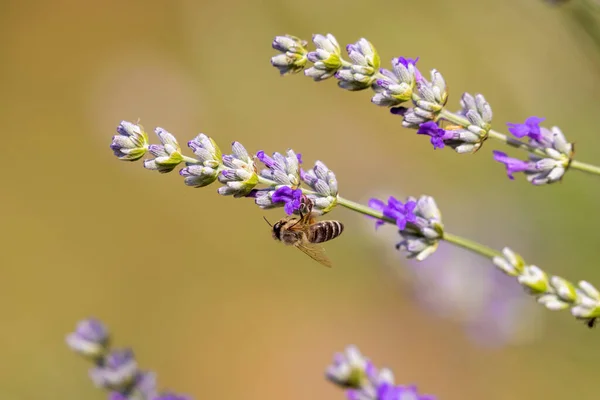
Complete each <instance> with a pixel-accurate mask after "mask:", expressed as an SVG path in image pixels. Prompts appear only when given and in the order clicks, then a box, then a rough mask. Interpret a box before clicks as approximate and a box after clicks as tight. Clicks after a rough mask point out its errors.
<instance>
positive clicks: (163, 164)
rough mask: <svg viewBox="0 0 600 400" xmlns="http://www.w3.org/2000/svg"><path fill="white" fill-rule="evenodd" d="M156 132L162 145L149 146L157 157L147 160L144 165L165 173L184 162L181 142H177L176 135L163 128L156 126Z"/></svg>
mask: <svg viewBox="0 0 600 400" xmlns="http://www.w3.org/2000/svg"><path fill="white" fill-rule="evenodd" d="M154 132H155V133H156V135H157V136H158V138H159V139H160V142H161V143H162V145H158V144H151V145H150V146H148V151H149V152H150V153H151V154H152V155H153V156H154V157H155V158H153V159H151V160H145V161H144V167H145V168H147V169H150V170H155V171H158V172H160V173H163V174H164V173H167V172H171V171H173V170H174V169H175V168H176V167H177V166H178V165H179V164H181V163H182V162H183V156H182V155H181V148H180V147H179V143H177V139H175V136H173V135H171V134H170V133H169V132H167V131H166V130H165V129H163V128H156V129H155V130H154Z"/></svg>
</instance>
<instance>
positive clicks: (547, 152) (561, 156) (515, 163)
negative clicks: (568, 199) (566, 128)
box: [494, 117, 573, 185]
mask: <svg viewBox="0 0 600 400" xmlns="http://www.w3.org/2000/svg"><path fill="white" fill-rule="evenodd" d="M543 121H544V118H538V117H529V118H527V120H525V122H524V123H522V124H512V123H509V124H507V125H508V127H509V128H508V130H509V132H510V133H512V134H513V136H515V137H516V138H518V139H522V138H527V139H528V142H529V143H528V144H529V146H528V147H529V148H530V149H531V150H532V151H536V150H537V152H536V153H533V154H530V156H529V160H528V161H522V160H519V159H516V158H511V157H509V156H508V155H506V153H503V152H501V151H494V159H495V160H496V161H499V162H501V163H503V164H504V165H505V166H506V173H507V175H508V177H509V178H510V179H514V177H513V175H512V174H513V173H515V172H523V173H524V174H525V175H526V177H527V180H528V181H529V182H531V183H532V184H534V185H543V184H546V183H554V182H557V181H560V180H561V179H562V177H563V175H564V174H565V172H566V171H567V168H569V165H570V164H571V159H572V157H573V144H572V143H569V142H567V139H566V138H565V136H564V135H563V133H562V132H561V130H560V129H559V128H558V127H556V126H554V127H552V128H551V129H547V128H544V127H542V126H540V123H541V122H543ZM519 144H521V142H517V145H519Z"/></svg>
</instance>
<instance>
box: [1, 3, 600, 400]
mask: <svg viewBox="0 0 600 400" xmlns="http://www.w3.org/2000/svg"><path fill="white" fill-rule="evenodd" d="M567 7H569V6H567ZM566 15H567V14H566V11H565V10H561V9H560V8H551V7H548V6H547V5H545V4H544V3H543V2H542V1H536V0H519V1H517V0H511V1H500V2H498V1H496V2H491V1H478V0H461V1H451V2H449V1H444V0H435V1H427V2H411V1H395V2H390V1H375V2H358V1H356V2H348V1H340V0H337V1H329V2H322V1H319V0H310V1H302V2H281V1H273V0H267V1H263V2H251V1H241V0H238V1H230V2H196V1H191V0H182V1H173V2H170V1H156V0H147V1H137V0H136V1H129V2H121V1H113V0H109V1H102V2H81V1H74V0H65V1H60V2H50V1H30V2H16V1H14V2H8V1H4V2H2V3H0V22H1V24H0V48H1V49H2V50H1V51H2V53H3V55H2V61H1V62H0V88H1V91H2V96H1V97H0V117H1V120H2V131H3V135H2V147H1V149H2V153H1V157H2V165H3V168H2V190H0V198H1V201H2V203H1V204H2V208H1V211H0V221H1V222H0V223H1V226H2V234H1V235H2V237H1V239H2V260H1V275H0V300H1V301H0V315H1V323H2V329H1V330H0V355H1V358H2V362H0V399H13V400H15V399H16V400H33V399H41V398H44V399H65V398H68V399H102V398H104V396H105V394H104V393H103V392H101V391H100V390H97V389H94V388H93V387H92V385H91V383H90V382H89V379H88V377H87V372H86V368H87V367H88V365H87V364H86V363H85V362H84V361H83V360H82V359H80V358H79V357H77V356H76V355H74V354H72V353H71V352H70V351H69V350H68V349H67V348H66V346H65V344H64V335H65V334H66V333H67V332H69V331H70V330H72V329H73V327H74V325H75V323H76V321H77V320H79V319H81V318H83V317H86V316H90V315H94V316H97V317H99V318H100V319H102V320H103V321H105V322H106V323H107V324H108V325H109V327H110V329H111V331H112V332H113V333H114V334H115V340H116V344H117V345H119V346H129V345H130V346H133V347H134V349H135V352H136V355H137V356H138V358H139V362H140V364H141V366H142V367H143V368H146V369H151V370H155V371H157V373H158V376H159V385H160V386H161V387H163V388H171V389H173V390H176V391H178V392H183V393H189V394H191V395H193V396H195V398H196V399H202V398H219V399H235V398H244V399H247V400H252V399H280V398H285V399H289V400H294V399H336V398H338V399H341V398H343V397H344V395H343V393H341V392H340V390H339V389H337V388H335V387H333V386H332V385H331V384H329V383H327V382H326V381H325V380H324V379H323V371H324V368H325V366H326V365H327V364H328V363H329V362H330V359H331V356H332V354H333V353H334V352H335V351H338V350H342V349H343V348H344V347H345V346H346V345H347V344H356V345H358V346H359V347H360V349H361V350H362V351H363V352H364V353H365V354H366V355H368V356H369V357H370V358H371V359H372V360H373V361H374V362H375V363H376V364H377V365H380V366H388V367H390V368H392V369H393V370H394V371H395V375H396V379H397V381H398V382H400V383H416V384H418V385H419V386H420V387H421V388H422V390H423V391H426V392H429V393H433V394H437V395H439V397H440V398H444V399H446V400H448V399H450V400H453V399H479V398H485V399H487V400H494V399H525V398H532V399H538V398H540V399H541V398H544V399H562V398H564V396H567V395H569V396H571V397H572V398H578V399H588V398H589V399H593V398H596V397H597V389H596V388H595V386H594V385H588V382H589V381H590V380H593V379H595V377H596V375H597V372H596V370H595V368H594V367H595V366H596V360H597V358H598V356H599V355H600V350H599V348H600V347H599V346H598V343H599V342H598V340H600V336H599V332H598V331H590V330H588V329H587V328H586V327H585V326H583V325H582V324H581V323H578V322H576V321H574V320H573V318H572V317H571V316H570V315H569V312H568V311H564V312H555V313H553V312H550V311H546V310H543V309H542V308H541V306H537V305H535V304H534V300H533V299H530V298H527V297H526V295H525V294H521V293H520V289H517V294H518V295H517V296H514V295H513V299H512V300H511V302H512V303H511V304H513V305H515V304H516V305H517V306H518V307H515V306H513V307H512V309H511V313H512V314H511V315H512V317H511V318H513V319H514V321H516V322H514V321H513V319H511V321H512V322H511V323H515V327H513V328H511V329H512V331H511V332H510V334H507V335H506V339H505V340H504V341H502V342H501V343H500V344H496V345H495V346H482V345H481V344H479V342H476V341H474V339H472V335H469V334H468V333H467V332H466V331H465V328H464V324H463V322H462V321H461V318H458V317H456V315H454V314H453V313H446V315H441V314H439V313H435V312H434V311H433V309H432V308H431V307H429V308H426V307H424V306H423V303H422V302H420V301H417V298H419V297H422V295H423V294H425V295H427V294H428V293H429V294H431V293H433V292H435V293H440V290H441V289H440V288H442V289H443V287H444V283H442V284H441V286H440V283H439V282H438V283H436V284H435V285H437V286H435V285H434V282H433V280H431V284H430V283H429V282H430V281H429V280H425V281H421V282H420V284H419V285H415V282H416V280H417V277H419V276H421V278H422V277H423V275H419V274H420V273H421V271H419V266H414V265H408V264H406V263H405V262H404V261H403V259H402V257H401V256H400V254H398V253H396V252H395V250H394V249H393V246H394V244H395V242H396V241H398V238H397V237H396V235H395V234H394V231H393V229H391V228H389V229H384V228H382V229H380V230H379V231H378V232H377V233H375V232H374V230H373V229H372V221H369V220H366V218H364V217H360V216H358V215H355V214H353V213H351V212H349V211H347V210H335V211H334V212H333V213H332V214H331V217H332V218H336V219H340V220H342V221H343V222H344V223H345V225H346V231H345V233H344V235H343V236H342V237H341V238H339V239H336V240H335V241H333V242H332V243H330V244H327V251H328V254H329V255H330V257H331V258H332V260H333V262H334V264H335V268H333V269H331V270H327V269H325V268H322V267H320V266H319V265H318V264H316V263H314V262H312V261H311V260H310V259H309V258H308V257H306V256H304V255H302V254H301V253H300V252H297V251H294V250H290V249H289V248H285V247H284V246H282V245H280V244H278V243H276V242H274V241H273V240H272V239H271V236H270V232H269V227H268V226H267V225H266V224H265V222H264V221H263V219H262V217H263V215H265V216H267V217H268V218H269V219H277V218H278V217H280V216H282V214H283V213H282V211H281V210H279V211H269V212H263V211H261V210H259V209H258V208H257V207H256V206H255V205H254V204H253V202H252V201H244V200H238V199H232V198H224V197H220V196H219V195H217V194H216V192H215V190H216V185H213V186H211V187H208V188H204V189H192V188H188V187H185V186H184V185H183V184H182V179H181V177H179V176H178V175H177V174H176V172H175V173H173V174H170V175H159V174H158V173H155V172H150V171H147V170H144V169H143V168H142V166H141V163H125V162H120V161H118V160H117V159H116V158H115V157H113V154H112V152H111V150H110V149H109V147H108V146H109V144H110V141H111V136H112V135H113V134H114V131H115V127H116V126H117V125H118V123H119V122H120V121H121V120H122V119H126V120H132V121H135V120H137V119H138V118H140V119H141V123H142V124H143V125H144V126H145V127H146V128H147V130H148V131H150V132H151V130H152V129H153V128H154V127H155V126H161V127H164V128H165V129H167V130H169V131H171V132H173V133H174V134H176V135H177V137H178V138H179V139H180V141H181V142H183V143H184V142H186V141H187V140H190V139H191V138H192V137H194V136H195V135H196V134H198V133H199V132H204V133H206V134H208V135H211V136H212V137H213V138H214V139H215V140H217V141H218V142H219V143H220V144H221V147H222V148H223V150H224V151H226V150H228V146H229V143H230V142H231V141H233V140H239V141H241V142H242V143H243V144H244V145H245V146H246V147H247V148H248V149H249V150H253V151H255V150H259V149H263V150H265V151H267V152H272V151H283V150H285V149H286V148H288V147H292V148H294V149H295V150H296V151H298V152H301V153H302V154H303V157H304V161H305V163H307V164H310V163H312V162H314V160H316V159H320V160H323V161H324V162H326V163H327V165H328V166H329V167H330V168H332V169H333V170H334V171H335V172H336V175H337V177H338V180H339V186H340V191H341V193H342V195H344V196H345V197H348V198H351V199H355V200H358V201H363V202H364V201H367V200H368V198H369V197H370V196H385V197H387V196H388V195H397V196H400V197H404V196H407V195H420V194H430V195H432V196H434V197H435V198H436V199H437V202H438V205H439V206H440V208H441V209H442V211H443V213H444V221H445V224H446V227H447V229H448V231H450V232H452V233H455V234H461V235H464V236H468V237H471V238H473V239H477V240H479V241H481V242H483V243H486V244H488V245H490V246H494V247H496V248H502V247H503V246H511V247H512V248H513V249H514V250H515V251H518V252H520V253H521V254H523V255H524V256H525V257H526V259H527V260H529V261H530V262H531V263H535V264H537V265H539V266H540V267H542V268H544V269H545V270H547V271H549V272H552V273H556V274H559V275H561V276H564V277H566V278H569V279H572V280H574V281H578V280H580V279H586V280H589V281H591V282H593V283H595V284H600V272H599V269H598V267H599V263H598V255H599V254H600V249H599V248H598V245H597V240H598V234H597V225H598V220H599V218H600V213H599V210H598V207H597V204H598V202H599V201H600V179H599V178H598V177H595V176H586V175H584V174H582V173H579V172H575V171H572V172H569V173H568V174H567V175H566V177H565V180H564V182H563V183H562V184H557V185H552V186H548V187H533V186H531V185H529V184H528V183H527V182H526V181H525V180H524V178H523V177H519V178H518V179H517V180H516V181H514V182H511V181H509V180H508V179H507V178H506V176H505V172H504V168H503V166H502V165H500V164H497V163H495V162H493V161H492V159H491V150H492V149H494V148H499V149H503V148H502V147H501V146H500V145H499V144H497V143H494V142H492V141H488V142H487V143H486V144H485V146H484V147H483V149H482V150H481V151H479V152H478V153H476V154H474V155H457V154H455V153H453V152H452V151H450V150H449V149H445V150H437V151H433V150H432V146H431V145H430V144H429V143H428V140H426V138H424V137H418V136H417V135H416V134H415V132H414V131H410V130H406V129H403V128H401V126H400V119H399V118H398V117H394V116H392V115H390V114H389V112H388V111H387V110H386V109H384V108H378V107H376V106H374V105H372V104H371V103H370V101H369V100H370V98H369V97H370V96H369V95H370V93H367V92H358V93H349V92H345V91H343V90H340V89H338V88H337V87H336V85H335V83H334V82H331V81H326V82H323V83H319V84H316V83H314V82H312V81H311V80H310V79H308V78H306V77H303V76H302V75H297V76H291V77H286V78H280V77H279V76H278V73H277V71H276V70H275V69H274V68H272V67H271V66H270V64H269V58H270V57H271V56H272V55H273V54H274V51H273V50H272V49H271V47H270V45H271V41H272V39H273V37H274V36H275V35H278V34H284V33H290V34H294V35H298V36H301V37H304V38H307V39H310V36H311V34H312V33H327V32H331V33H333V34H334V35H336V37H337V38H338V40H339V41H340V42H341V43H342V44H346V43H350V42H354V41H355V40H357V39H358V38H360V37H366V38H368V39H369V40H370V41H371V42H372V43H374V44H375V45H376V47H377V48H378V50H379V53H380V55H381V57H382V60H384V62H389V60H391V58H392V57H396V56H400V55H402V56H406V57H415V56H420V57H421V59H420V61H419V64H418V66H419V68H420V69H421V71H424V72H426V71H428V70H430V69H432V68H436V69H438V70H440V71H441V72H442V73H443V74H444V77H445V79H446V81H447V83H448V85H449V88H450V104H452V106H451V108H453V109H458V108H459V105H458V101H459V99H460V95H461V94H462V92H463V91H469V92H472V93H483V94H484V95H485V96H486V98H487V100H488V101H489V102H490V104H491V105H492V107H493V110H494V122H495V125H494V126H495V128H497V129H499V130H502V131H504V130H505V128H504V123H506V122H521V121H523V120H524V119H525V118H526V117H527V116H529V115H537V116H545V117H546V118H547V120H546V123H545V124H546V125H548V126H552V125H558V126H560V127H561V128H562V130H563V131H564V132H565V134H566V135H567V138H568V139H570V140H571V141H574V142H576V150H577V153H576V155H577V158H578V159H581V160H582V161H589V162H594V161H595V162H596V163H598V162H600V129H598V126H597V119H598V113H599V112H600V94H599V93H600V63H599V59H600V58H599V57H598V54H596V53H594V51H595V50H594V47H593V46H591V45H590V44H589V43H588V42H586V41H585V37H580V36H576V35H574V32H575V30H574V29H573V26H571V25H569V24H568V23H567V21H566ZM511 154H516V153H511ZM448 251H449V248H448V247H446V246H442V247H441V249H440V250H439V253H437V254H435V255H433V256H432V257H431V259H430V260H428V264H427V266H423V267H422V268H425V269H426V268H434V267H436V266H437V267H436V268H438V267H439V268H438V271H444V267H447V268H454V269H455V270H456V271H457V274H459V273H460V272H461V267H462V266H463V264H462V262H461V259H460V257H459V258H458V259H456V256H453V257H454V258H453V259H452V263H450V262H449V257H448V256H447V254H448V253H447V252H448ZM453 254H455V253H453ZM474 261H475V262H476V265H477V268H475V270H479V269H481V270H483V271H488V270H491V269H492V268H493V267H492V265H491V264H490V263H489V262H488V261H487V260H485V259H483V258H475V259H473V258H470V259H469V261H468V262H469V263H473V262H474ZM465 262H466V261H465ZM446 263H448V264H446ZM450 264H453V265H450ZM462 272H464V270H463V271H462ZM486 273H487V272H486ZM446 275H448V274H446ZM464 275H465V274H464V273H463V274H462V275H461V276H462V277H465V276H464ZM469 275H471V273H468V274H467V276H466V277H465V278H468V277H469ZM428 276H429V278H431V279H433V278H435V276H436V274H430V275H428ZM452 276H454V275H452ZM429 278H428V279H429ZM421 280H422V279H421ZM451 281H452V282H453V283H452V284H453V285H456V284H457V282H456V279H451ZM458 283H459V284H461V283H462V286H460V290H459V291H460V292H461V294H462V296H463V297H465V295H466V298H467V303H469V300H471V303H477V302H478V301H479V300H478V299H480V298H482V299H485V298H486V297H485V296H486V293H487V291H490V290H492V289H493V288H492V287H488V286H485V285H479V280H478V279H471V280H468V279H467V280H466V281H464V280H461V281H460V282H458ZM514 285H516V283H515V284H514ZM415 288H418V291H419V292H422V293H415V291H416V290H417V289H415ZM441 293H444V292H443V291H441ZM471 293H473V295H472V297H471ZM438 297H440V296H438ZM437 301H438V303H441V304H442V305H444V304H449V303H452V302H453V301H454V299H453V298H444V297H443V296H442V297H441V299H440V298H438V299H437ZM500 301H502V299H501V298H500ZM470 305H471V306H473V304H470ZM476 305H477V304H475V306H476ZM521 307H523V308H521ZM509 308H510V307H509ZM468 309H469V308H468V307H467V310H468ZM521 310H522V311H523V312H521ZM463 313H464V311H463ZM480 314H481V315H482V316H480V317H479V318H483V321H480V324H482V323H483V325H484V326H485V325H486V324H487V322H488V321H489V324H493V326H495V325H499V326H500V327H502V324H497V321H495V320H494V318H496V317H495V315H496V314H494V313H493V312H492V311H490V313H489V314H486V313H480ZM486 320H487V321H486ZM513 331H514V332H513Z"/></svg>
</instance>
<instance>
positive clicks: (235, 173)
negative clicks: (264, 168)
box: [218, 142, 258, 197]
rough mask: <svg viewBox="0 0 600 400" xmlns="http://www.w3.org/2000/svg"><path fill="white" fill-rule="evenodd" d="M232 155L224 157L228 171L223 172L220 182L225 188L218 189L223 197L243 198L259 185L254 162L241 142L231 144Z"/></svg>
mask: <svg viewBox="0 0 600 400" xmlns="http://www.w3.org/2000/svg"><path fill="white" fill-rule="evenodd" d="M231 149H232V154H230V155H224V156H223V164H225V166H226V167H227V168H228V169H224V170H223V171H221V174H220V175H219V182H221V183H223V184H224V185H225V186H221V187H220V188H219V189H218V192H219V194H221V195H223V196H230V195H233V197H243V196H246V195H248V194H249V193H250V192H251V191H252V189H254V187H255V186H256V185H257V184H258V175H256V167H255V165H254V160H253V159H252V157H250V155H249V154H248V152H247V151H246V149H245V148H244V146H242V144H241V143H240V142H233V143H232V144H231Z"/></svg>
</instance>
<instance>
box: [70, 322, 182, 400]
mask: <svg viewBox="0 0 600 400" xmlns="http://www.w3.org/2000/svg"><path fill="white" fill-rule="evenodd" d="M66 342H67V345H68V346H69V347H70V348H71V350H73V351H75V352H76V353H79V354H81V355H82V356H84V357H85V358H87V359H89V360H90V361H92V362H93V364H94V367H93V368H92V369H90V373H89V374H90V378H91V379H92V382H93V383H94V384H95V385H96V386H97V387H99V388H102V389H105V390H106V391H108V393H109V394H108V399H109V400H191V398H190V397H188V396H182V395H176V394H174V393H170V392H162V393H159V392H158V391H157V390H156V374H155V373H153V372H148V371H142V370H140V369H139V368H138V364H137V361H136V359H135V357H134V354H133V352H132V351H131V349H111V347H110V337H109V333H108V330H107V329H106V327H105V326H104V324H102V322H100V321H98V320H97V319H94V318H90V319H85V320H83V321H80V322H79V323H78V324H77V326H76V328H75V331H74V332H72V333H70V334H68V335H67V338H66Z"/></svg>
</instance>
